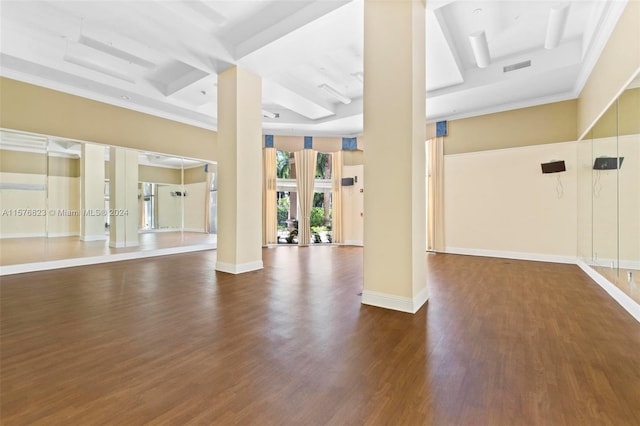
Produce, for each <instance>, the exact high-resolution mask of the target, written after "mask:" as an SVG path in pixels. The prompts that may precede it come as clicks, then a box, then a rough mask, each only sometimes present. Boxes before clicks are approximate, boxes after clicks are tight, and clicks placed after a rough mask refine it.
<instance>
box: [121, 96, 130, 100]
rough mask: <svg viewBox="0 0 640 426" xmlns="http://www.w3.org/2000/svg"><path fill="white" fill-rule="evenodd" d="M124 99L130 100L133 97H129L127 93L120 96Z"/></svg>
mask: <svg viewBox="0 0 640 426" xmlns="http://www.w3.org/2000/svg"><path fill="white" fill-rule="evenodd" d="M120 97H121V98H122V99H124V100H125V101H128V100H129V99H131V98H130V97H128V96H127V95H122V96H120Z"/></svg>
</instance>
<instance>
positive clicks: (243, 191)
mask: <svg viewBox="0 0 640 426" xmlns="http://www.w3.org/2000/svg"><path fill="white" fill-rule="evenodd" d="M261 104H262V81H261V80H260V77H258V76H256V75H254V74H252V73H250V72H248V71H246V70H243V69H241V68H238V67H232V68H230V69H228V70H226V71H224V72H223V73H221V74H220V75H219V76H218V155H219V161H218V176H219V181H218V182H219V184H220V185H219V187H218V249H217V252H218V253H217V263H216V270H218V271H222V272H228V273H232V274H240V273H243V272H249V271H254V270H256V269H262V267H263V266H262V105H261Z"/></svg>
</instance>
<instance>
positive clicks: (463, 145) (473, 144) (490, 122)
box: [444, 100, 577, 155]
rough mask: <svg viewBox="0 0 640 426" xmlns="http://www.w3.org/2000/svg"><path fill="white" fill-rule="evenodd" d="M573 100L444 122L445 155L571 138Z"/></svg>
mask: <svg viewBox="0 0 640 426" xmlns="http://www.w3.org/2000/svg"><path fill="white" fill-rule="evenodd" d="M576 114H577V103H576V101H575V100H571V101H564V102H555V103H550V104H545V105H538V106H534V107H529V108H520V109H515V110H511V111H505V112H499V113H495V114H486V115H481V116H477V117H471V118H464V119H460V120H453V121H450V122H448V129H447V133H448V134H447V137H446V138H445V139H444V152H445V155H449V154H460V153H464V152H477V151H489V150H495V149H503V148H514V147H519V146H528V145H540V144H548V143H557V142H566V141H574V140H576V139H577V137H576V129H575V123H576Z"/></svg>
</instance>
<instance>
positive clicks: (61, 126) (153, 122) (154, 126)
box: [0, 77, 217, 161]
mask: <svg viewBox="0 0 640 426" xmlns="http://www.w3.org/2000/svg"><path fill="white" fill-rule="evenodd" d="M0 110H2V114H0V127H3V128H6V129H12V130H21V131H27V132H33V133H40V134H44V135H52V136H58V137H65V138H70V139H77V140H82V141H88V142H96V143H102V144H106V145H114V146H120V147H127V148H135V149H139V150H143V151H152V152H162V153H166V154H172V155H179V156H185V157H191V158H202V159H204V160H213V161H215V160H216V156H217V155H216V153H217V135H216V132H213V131H211V130H205V129H201V128H199V127H195V126H190V125H187V124H182V123H178V122H176V121H171V120H166V119H163V118H159V117H154V116H152V115H148V114H144V113H141V112H137V111H133V110H128V109H125V108H121V107H117V106H113V105H108V104H105V103H102V102H97V101H93V100H90V99H86V98H81V97H79V96H74V95H69V94H66V93H62V92H58V91H55V90H51V89H46V88H44V87H39V86H34V85H32V84H27V83H22V82H19V81H16V80H11V79H8V78H4V77H2V78H0Z"/></svg>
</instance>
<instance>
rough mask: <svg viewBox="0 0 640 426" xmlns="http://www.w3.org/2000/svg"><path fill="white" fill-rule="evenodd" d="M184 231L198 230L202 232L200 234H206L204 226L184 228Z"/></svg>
mask: <svg viewBox="0 0 640 426" xmlns="http://www.w3.org/2000/svg"><path fill="white" fill-rule="evenodd" d="M183 231H184V232H197V233H200V234H204V233H205V231H204V228H184V229H183Z"/></svg>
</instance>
